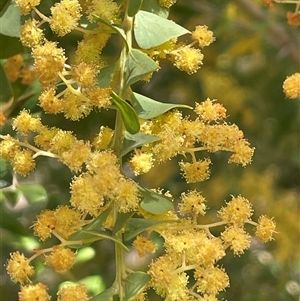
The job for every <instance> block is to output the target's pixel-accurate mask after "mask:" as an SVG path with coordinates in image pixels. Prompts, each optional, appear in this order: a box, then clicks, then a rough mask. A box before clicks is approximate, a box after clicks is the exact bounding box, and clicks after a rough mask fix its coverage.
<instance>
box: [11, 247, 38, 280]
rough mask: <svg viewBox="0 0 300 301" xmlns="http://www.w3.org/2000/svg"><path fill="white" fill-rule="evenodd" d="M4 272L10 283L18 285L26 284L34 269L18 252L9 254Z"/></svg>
mask: <svg viewBox="0 0 300 301" xmlns="http://www.w3.org/2000/svg"><path fill="white" fill-rule="evenodd" d="M6 270H7V273H8V274H9V275H10V277H11V279H12V281H14V282H20V283H24V282H28V281H29V277H31V276H32V275H33V274H34V268H33V266H31V265H30V262H29V260H28V259H27V258H26V257H25V256H24V255H23V254H21V253H19V252H14V253H11V254H10V259H9V260H8V261H7V264H6Z"/></svg>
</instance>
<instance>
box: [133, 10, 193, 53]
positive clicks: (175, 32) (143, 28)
mask: <svg viewBox="0 0 300 301" xmlns="http://www.w3.org/2000/svg"><path fill="white" fill-rule="evenodd" d="M187 33H190V31H188V30H187V29H185V28H184V27H181V26H180V25H178V24H176V23H175V22H173V21H170V20H168V19H165V18H162V17H160V16H157V15H155V14H152V13H149V12H146V11H143V10H140V11H139V12H138V13H137V14H136V16H135V26H134V36H135V39H136V42H137V43H138V45H139V46H140V47H141V48H143V49H149V48H152V47H155V46H158V45H161V44H163V43H165V42H167V41H169V40H171V39H172V38H176V37H179V36H182V35H184V34H187Z"/></svg>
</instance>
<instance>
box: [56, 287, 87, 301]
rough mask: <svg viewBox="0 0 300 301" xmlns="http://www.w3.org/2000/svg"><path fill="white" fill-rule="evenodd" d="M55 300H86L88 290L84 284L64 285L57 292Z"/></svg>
mask: <svg viewBox="0 0 300 301" xmlns="http://www.w3.org/2000/svg"><path fill="white" fill-rule="evenodd" d="M57 296H58V298H57V301H87V300H88V299H89V297H88V291H87V288H86V286H85V285H84V284H77V285H68V286H64V287H63V288H61V289H60V290H59V292H58V293H57Z"/></svg>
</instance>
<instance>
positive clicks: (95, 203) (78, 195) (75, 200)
mask: <svg viewBox="0 0 300 301" xmlns="http://www.w3.org/2000/svg"><path fill="white" fill-rule="evenodd" d="M97 185H98V184H97V183H96V182H95V180H94V178H93V177H92V176H91V175H90V174H81V175H80V176H79V177H76V178H74V179H73V181H72V184H71V199H70V203H71V205H72V206H73V207H75V208H76V210H78V211H80V212H83V213H88V214H90V215H92V216H97V215H98V214H99V212H100V210H101V207H102V206H103V203H104V199H103V195H101V194H100V192H99V193H98V191H97V190H96V187H97Z"/></svg>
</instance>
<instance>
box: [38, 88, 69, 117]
mask: <svg viewBox="0 0 300 301" xmlns="http://www.w3.org/2000/svg"><path fill="white" fill-rule="evenodd" d="M39 102H40V106H41V107H42V108H43V110H44V111H45V113H49V114H58V113H61V111H62V110H63V104H62V101H61V100H60V99H58V98H57V97H56V96H55V90H54V89H53V88H50V89H46V90H44V91H43V92H42V94H41V95H40V96H39Z"/></svg>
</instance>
